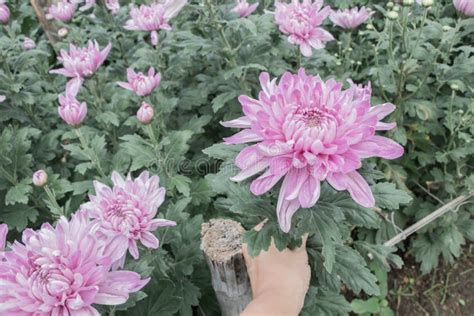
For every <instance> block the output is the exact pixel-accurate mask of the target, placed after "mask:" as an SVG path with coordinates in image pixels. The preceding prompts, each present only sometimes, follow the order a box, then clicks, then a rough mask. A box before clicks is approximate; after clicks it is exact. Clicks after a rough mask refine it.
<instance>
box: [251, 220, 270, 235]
mask: <svg viewBox="0 0 474 316" xmlns="http://www.w3.org/2000/svg"><path fill="white" fill-rule="evenodd" d="M266 222H268V218H265V219H264V220H263V221H261V222H260V223H259V224H258V225H257V226H255V227H254V228H253V230H255V231H257V232H259V231H260V230H262V228H263V225H265V223H266Z"/></svg>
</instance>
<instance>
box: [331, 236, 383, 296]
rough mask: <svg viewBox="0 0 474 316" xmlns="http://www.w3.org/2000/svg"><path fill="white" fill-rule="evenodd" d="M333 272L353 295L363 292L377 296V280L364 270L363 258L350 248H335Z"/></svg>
mask: <svg viewBox="0 0 474 316" xmlns="http://www.w3.org/2000/svg"><path fill="white" fill-rule="evenodd" d="M334 271H335V272H336V274H337V275H338V276H339V277H340V278H341V280H342V281H343V282H344V283H345V284H346V285H347V286H348V287H349V288H350V289H351V290H352V291H354V293H355V294H359V293H360V291H361V290H364V292H365V293H367V294H368V295H379V294H380V289H379V287H378V285H377V278H376V277H375V275H373V274H372V273H371V272H370V270H369V269H367V268H366V263H365V260H364V258H362V257H361V255H360V254H359V253H358V252H357V251H355V250H354V249H352V248H349V247H347V246H340V245H338V246H336V262H335V264H334Z"/></svg>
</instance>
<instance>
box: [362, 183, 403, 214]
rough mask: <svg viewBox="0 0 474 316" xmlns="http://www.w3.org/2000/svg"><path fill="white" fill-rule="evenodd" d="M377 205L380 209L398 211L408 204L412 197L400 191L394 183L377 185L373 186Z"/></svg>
mask: <svg viewBox="0 0 474 316" xmlns="http://www.w3.org/2000/svg"><path fill="white" fill-rule="evenodd" d="M371 189H372V193H373V194H374V197H375V203H376V205H377V206H378V207H380V208H386V209H389V210H398V209H399V208H400V205H401V204H408V203H410V201H411V200H412V197H411V196H410V195H408V193H406V192H405V191H402V190H398V189H397V188H396V186H395V184H393V183H387V182H383V183H377V184H376V185H374V186H372V188H371Z"/></svg>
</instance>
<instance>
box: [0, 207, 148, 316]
mask: <svg viewBox="0 0 474 316" xmlns="http://www.w3.org/2000/svg"><path fill="white" fill-rule="evenodd" d="M98 228H99V226H98V225H97V223H95V222H93V221H90V219H89V218H88V217H87V215H86V214H85V212H78V213H76V214H74V215H73V216H72V218H71V220H70V221H68V220H67V219H66V218H64V217H62V218H61V219H59V221H58V222H57V224H56V226H55V227H53V226H51V225H50V224H48V223H46V224H43V225H42V227H41V229H40V230H37V231H34V230H31V229H27V230H25V231H24V232H23V235H22V240H21V242H19V241H15V242H14V243H13V244H12V245H11V246H10V249H9V250H3V249H4V248H5V240H6V229H7V227H6V225H0V284H1V286H0V302H1V303H0V315H5V316H9V315H11V316H13V315H58V316H69V315H100V314H99V312H98V311H97V310H96V309H95V308H94V306H93V305H95V304H102V305H119V304H123V303H125V302H126V301H127V299H128V297H129V294H130V293H134V292H137V291H139V290H140V289H141V288H143V287H144V286H145V285H146V284H147V283H148V281H149V279H142V278H141V277H140V275H139V274H138V273H135V272H132V271H125V270H117V271H114V270H112V263H113V262H115V261H117V260H119V259H120V258H121V257H122V256H123V254H124V252H125V251H126V247H127V240H126V237H125V236H123V235H114V236H109V237H106V238H97V236H96V233H97V229H98Z"/></svg>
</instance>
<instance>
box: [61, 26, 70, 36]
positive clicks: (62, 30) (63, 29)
mask: <svg viewBox="0 0 474 316" xmlns="http://www.w3.org/2000/svg"><path fill="white" fill-rule="evenodd" d="M67 33H69V31H68V30H67V28H65V27H62V28H60V29H59V30H58V36H59V37H65V36H66V35H67Z"/></svg>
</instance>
